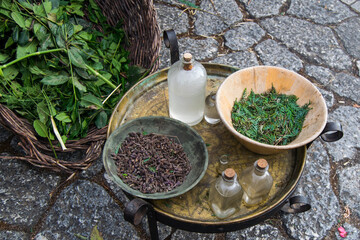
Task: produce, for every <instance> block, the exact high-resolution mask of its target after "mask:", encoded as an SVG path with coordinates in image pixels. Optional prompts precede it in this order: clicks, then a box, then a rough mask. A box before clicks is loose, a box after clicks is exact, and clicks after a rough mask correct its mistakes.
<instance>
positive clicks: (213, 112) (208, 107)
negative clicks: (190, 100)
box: [204, 92, 220, 124]
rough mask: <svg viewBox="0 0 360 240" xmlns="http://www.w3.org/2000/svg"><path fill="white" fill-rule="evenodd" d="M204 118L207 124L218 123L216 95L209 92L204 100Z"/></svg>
mask: <svg viewBox="0 0 360 240" xmlns="http://www.w3.org/2000/svg"><path fill="white" fill-rule="evenodd" d="M204 118H205V121H206V122H207V123H210V124H217V123H219V122H220V116H219V113H218V111H217V109H216V93H215V92H211V93H210V94H209V95H208V96H207V97H206V98H205V113H204Z"/></svg>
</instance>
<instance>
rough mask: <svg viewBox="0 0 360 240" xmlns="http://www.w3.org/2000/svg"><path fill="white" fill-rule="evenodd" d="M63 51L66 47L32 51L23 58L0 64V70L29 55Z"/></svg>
mask: <svg viewBox="0 0 360 240" xmlns="http://www.w3.org/2000/svg"><path fill="white" fill-rule="evenodd" d="M61 51H65V49H63V48H56V49H50V50H45V51H40V52H34V53H30V54H28V55H25V56H23V57H21V58H17V59H15V60H13V61H11V62H9V63H7V64H4V65H1V66H0V70H2V69H4V68H7V67H9V66H11V65H13V64H15V63H17V62H20V61H22V60H24V59H26V58H29V57H33V56H39V55H42V54H47V53H53V52H61Z"/></svg>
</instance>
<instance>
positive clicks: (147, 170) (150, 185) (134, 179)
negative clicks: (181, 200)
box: [112, 132, 191, 193]
mask: <svg viewBox="0 0 360 240" xmlns="http://www.w3.org/2000/svg"><path fill="white" fill-rule="evenodd" d="M175 139H177V138H176V137H172V136H165V135H159V134H154V133H151V134H143V133H135V132H132V133H129V135H128V136H127V137H126V139H125V140H124V142H123V143H122V144H121V146H120V148H119V151H118V152H117V153H114V154H112V158H113V159H114V160H115V163H116V165H117V167H118V175H119V177H120V178H121V179H122V181H123V182H124V183H126V184H127V185H129V186H130V187H131V188H133V189H136V190H139V191H140V192H142V193H157V192H167V191H170V190H172V189H174V188H176V187H177V186H180V185H181V184H182V183H183V182H184V180H185V178H186V176H187V175H188V174H189V172H190V170H191V166H190V161H189V159H188V157H187V156H186V153H185V152H184V149H183V147H182V145H181V144H179V143H177V142H176V141H175Z"/></svg>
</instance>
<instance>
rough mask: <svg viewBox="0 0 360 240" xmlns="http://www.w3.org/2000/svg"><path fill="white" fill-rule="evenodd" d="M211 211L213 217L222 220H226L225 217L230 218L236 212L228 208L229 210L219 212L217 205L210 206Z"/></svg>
mask: <svg viewBox="0 0 360 240" xmlns="http://www.w3.org/2000/svg"><path fill="white" fill-rule="evenodd" d="M211 209H212V210H213V212H214V214H215V216H216V217H217V218H220V219H224V218H227V217H230V216H231V215H233V214H234V213H235V212H236V209H235V208H229V209H226V210H221V209H220V208H219V207H218V205H216V204H214V203H213V204H211Z"/></svg>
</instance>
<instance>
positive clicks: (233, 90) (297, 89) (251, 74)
mask: <svg viewBox="0 0 360 240" xmlns="http://www.w3.org/2000/svg"><path fill="white" fill-rule="evenodd" d="M272 86H274V87H275V89H276V91H277V92H278V93H283V94H287V95H295V96H297V97H298V98H299V99H298V101H297V103H298V105H299V106H303V105H304V104H306V103H308V102H309V101H310V102H311V105H310V107H311V108H312V109H311V110H310V111H309V112H308V114H307V116H306V118H305V121H304V124H303V128H302V131H301V132H300V134H299V135H298V136H297V138H296V139H295V140H293V141H292V142H291V143H289V144H288V145H281V146H280V145H279V146H275V145H269V144H264V143H260V142H257V141H255V140H252V139H250V138H248V137H246V136H244V135H242V134H241V133H239V132H237V131H236V130H235V129H234V127H233V125H232V120H231V110H232V108H233V106H234V101H235V100H238V99H240V98H241V97H242V94H243V91H244V89H245V88H246V89H247V93H250V90H251V89H252V90H253V91H254V92H255V93H264V92H266V91H269V90H270V89H271V87H272ZM216 108H217V110H218V113H219V115H220V119H221V121H222V122H223V123H224V125H225V126H226V128H227V129H228V130H229V131H230V132H231V133H232V134H233V135H234V136H235V137H236V138H237V139H238V140H239V141H240V143H241V144H242V145H243V146H245V147H246V148H247V149H249V150H250V151H253V152H255V153H259V154H264V155H268V154H275V153H279V152H281V151H285V150H289V149H294V148H298V147H301V146H304V145H306V144H308V143H310V142H312V141H314V140H315V139H316V138H317V137H318V136H319V135H320V134H321V132H322V131H323V129H324V127H325V125H326V123H327V107H326V103H325V100H324V98H323V97H322V95H321V93H320V92H319V90H318V89H317V88H316V87H315V85H313V84H312V83H311V82H310V81H309V80H308V79H306V78H304V77H303V76H301V75H299V74H297V73H295V72H293V71H290V70H287V69H284V68H280V67H273V66H256V67H250V68H245V69H242V70H239V71H237V72H235V73H233V74H231V75H229V76H228V77H227V78H226V79H225V80H224V82H223V83H222V84H221V85H220V87H219V89H218V91H217V94H216Z"/></svg>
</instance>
